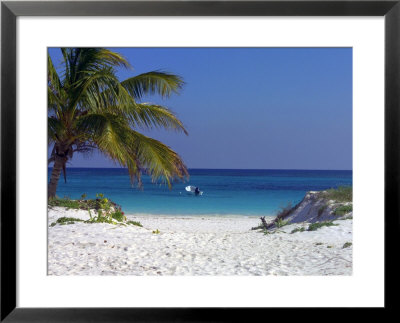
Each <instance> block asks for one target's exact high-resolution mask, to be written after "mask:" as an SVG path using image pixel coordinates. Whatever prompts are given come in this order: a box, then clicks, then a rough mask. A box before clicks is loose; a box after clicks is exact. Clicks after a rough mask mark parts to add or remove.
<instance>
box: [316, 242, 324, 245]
mask: <svg viewBox="0 0 400 323" xmlns="http://www.w3.org/2000/svg"><path fill="white" fill-rule="evenodd" d="M322 244H323V243H322V242H316V243H315V245H316V246H321V245H322Z"/></svg>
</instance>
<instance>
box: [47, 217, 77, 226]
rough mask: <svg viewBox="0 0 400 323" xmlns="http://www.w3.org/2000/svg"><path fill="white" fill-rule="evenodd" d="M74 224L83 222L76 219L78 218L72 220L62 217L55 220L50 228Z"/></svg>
mask: <svg viewBox="0 0 400 323" xmlns="http://www.w3.org/2000/svg"><path fill="white" fill-rule="evenodd" d="M75 222H83V220H82V219H78V218H72V217H65V216H63V217H61V218H58V219H57V220H56V222H53V223H51V224H50V226H51V227H54V226H55V225H57V224H60V225H65V224H74V223H75Z"/></svg>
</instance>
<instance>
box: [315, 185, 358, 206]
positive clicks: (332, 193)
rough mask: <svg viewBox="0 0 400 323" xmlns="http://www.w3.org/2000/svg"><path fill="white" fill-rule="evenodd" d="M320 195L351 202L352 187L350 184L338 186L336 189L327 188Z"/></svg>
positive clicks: (329, 198)
mask: <svg viewBox="0 0 400 323" xmlns="http://www.w3.org/2000/svg"><path fill="white" fill-rule="evenodd" d="M322 197H324V198H326V199H328V200H334V201H338V202H352V201H353V188H352V187H351V186H340V187H338V188H337V189H333V188H331V189H329V190H326V191H325V192H323V193H322Z"/></svg>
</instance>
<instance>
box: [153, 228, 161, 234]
mask: <svg viewBox="0 0 400 323" xmlns="http://www.w3.org/2000/svg"><path fill="white" fill-rule="evenodd" d="M152 233H154V234H159V233H161V232H160V231H159V230H158V229H157V230H154V231H153V232H152Z"/></svg>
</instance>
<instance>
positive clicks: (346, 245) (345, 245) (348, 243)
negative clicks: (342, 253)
mask: <svg viewBox="0 0 400 323" xmlns="http://www.w3.org/2000/svg"><path fill="white" fill-rule="evenodd" d="M352 245H353V244H352V243H351V242H346V243H345V244H344V245H343V247H342V249H344V248H348V247H351V246H352Z"/></svg>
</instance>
